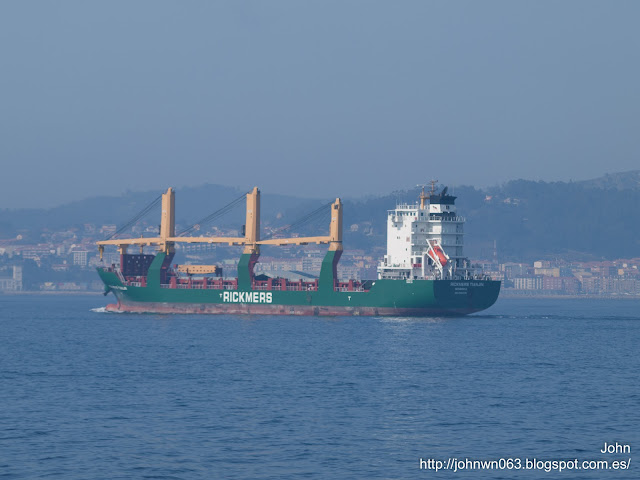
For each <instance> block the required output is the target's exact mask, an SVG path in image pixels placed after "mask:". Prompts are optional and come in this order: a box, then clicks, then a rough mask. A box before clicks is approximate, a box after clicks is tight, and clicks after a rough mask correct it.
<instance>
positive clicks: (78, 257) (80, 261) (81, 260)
mask: <svg viewBox="0 0 640 480" xmlns="http://www.w3.org/2000/svg"><path fill="white" fill-rule="evenodd" d="M88 256H89V252H88V251H86V250H75V251H74V252H73V264H74V265H80V266H81V267H86V266H87V263H88Z"/></svg>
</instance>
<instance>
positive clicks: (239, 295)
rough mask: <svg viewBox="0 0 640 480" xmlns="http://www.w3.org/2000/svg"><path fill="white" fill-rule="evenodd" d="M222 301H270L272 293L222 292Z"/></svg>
mask: <svg viewBox="0 0 640 480" xmlns="http://www.w3.org/2000/svg"><path fill="white" fill-rule="evenodd" d="M222 301H223V302H224V303H271V302H272V301H273V294H272V293H271V292H224V293H223V294H222Z"/></svg>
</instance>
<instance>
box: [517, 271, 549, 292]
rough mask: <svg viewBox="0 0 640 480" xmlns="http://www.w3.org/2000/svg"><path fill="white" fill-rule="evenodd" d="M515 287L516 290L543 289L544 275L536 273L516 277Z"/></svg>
mask: <svg viewBox="0 0 640 480" xmlns="http://www.w3.org/2000/svg"><path fill="white" fill-rule="evenodd" d="M513 288H515V289H516V290H542V277H541V276H535V275H527V276H522V277H515V278H514V279H513Z"/></svg>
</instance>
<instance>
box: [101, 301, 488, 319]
mask: <svg viewBox="0 0 640 480" xmlns="http://www.w3.org/2000/svg"><path fill="white" fill-rule="evenodd" d="M106 310H107V311H109V312H128V313H161V314H206V315H300V316H330V317H336V316H366V317H381V316H393V317H433V316H455V315H466V314H469V313H473V312H476V311H477V310H475V309H463V308H460V309H456V310H441V309H437V308H433V309H426V308H374V307H331V306H329V307H305V306H301V305H255V304H254V305H248V304H241V303H239V304H228V303H227V304H193V303H185V304H179V303H171V304H167V303H138V304H123V303H119V304H117V305H116V304H109V305H107V307H106Z"/></svg>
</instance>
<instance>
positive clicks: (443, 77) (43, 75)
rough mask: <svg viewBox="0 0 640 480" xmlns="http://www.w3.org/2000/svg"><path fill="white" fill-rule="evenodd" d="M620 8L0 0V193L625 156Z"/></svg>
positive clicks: (485, 173)
mask: <svg viewBox="0 0 640 480" xmlns="http://www.w3.org/2000/svg"><path fill="white" fill-rule="evenodd" d="M639 19H640V2H638V1H599V2H588V1H584V0H579V1H535V2H534V1H511V0H509V1H502V2H489V1H475V0H474V1H469V2H462V1H439V2H433V1H426V0H420V1H415V2H414V1H385V2H376V1H371V0H363V1H348V0H340V1H335V2H333V1H326V0H323V1H299V0H295V1H286V2H285V1H255V2H242V1H238V0H233V1H227V2H214V1H206V2H194V1H190V2H177V1H167V2H162V1H157V0H154V1H137V2H136V1H123V2H118V1H109V2H88V1H85V0H82V1H56V2H51V1H41V2H24V1H17V2H2V3H0V61H1V66H0V68H1V70H0V162H1V165H2V173H1V175H0V208H11V207H23V206H46V205H56V204H60V203H62V202H65V201H68V200H73V199H80V198H84V197H87V196H90V195H95V194H120V193H122V192H123V191H125V190H127V189H130V190H138V189H145V190H146V189H158V190H160V189H163V188H165V187H166V186H171V185H172V186H177V187H180V186H183V185H199V184H202V183H220V184H225V185H233V186H241V187H243V188H245V187H248V186H252V185H254V184H255V185H259V186H260V187H261V188H262V190H263V191H268V192H271V193H274V192H283V193H291V194H296V195H308V196H318V197H322V198H325V197H327V198H330V197H332V196H337V195H340V196H356V195H361V194H375V193H378V192H380V193H387V192H390V191H392V190H394V189H398V188H408V187H413V186H415V184H417V183H420V182H424V181H427V180H429V179H431V178H438V179H439V180H440V181H441V182H444V183H447V184H451V185H460V184H474V185H493V184H497V183H500V182H503V181H505V180H509V179H514V178H527V179H541V180H568V179H574V180H577V179H586V178H592V177H597V176H600V175H602V174H604V173H607V172H616V171H624V170H631V169H636V168H640V155H639V153H640V28H639V27H638V24H639V22H638V21H639ZM105 208H108V206H107V205H105Z"/></svg>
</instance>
